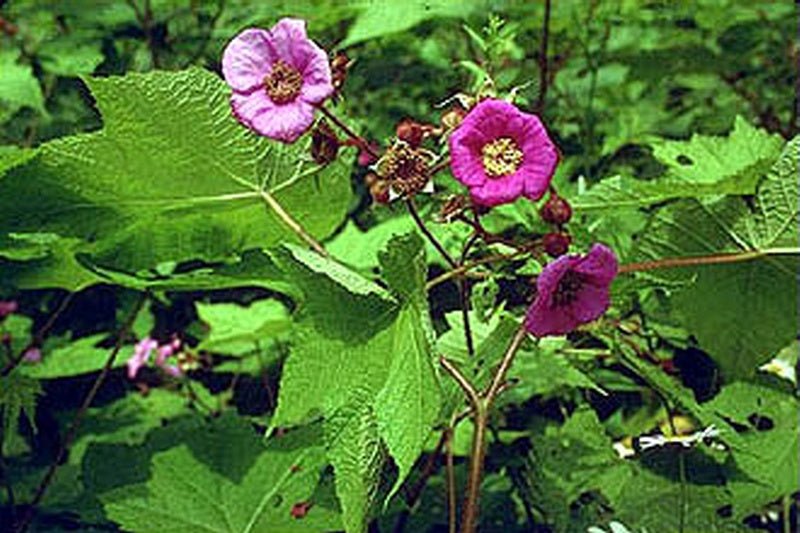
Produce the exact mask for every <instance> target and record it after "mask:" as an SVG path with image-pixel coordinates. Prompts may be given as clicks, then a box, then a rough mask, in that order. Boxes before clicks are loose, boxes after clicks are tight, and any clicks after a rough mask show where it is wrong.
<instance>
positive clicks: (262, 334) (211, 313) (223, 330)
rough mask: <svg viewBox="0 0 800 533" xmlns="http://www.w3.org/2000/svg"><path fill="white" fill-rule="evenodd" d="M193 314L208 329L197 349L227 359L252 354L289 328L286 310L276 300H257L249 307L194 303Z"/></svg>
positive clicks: (289, 323)
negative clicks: (227, 356)
mask: <svg viewBox="0 0 800 533" xmlns="http://www.w3.org/2000/svg"><path fill="white" fill-rule="evenodd" d="M197 314H198V315H199V316H200V320H202V321H203V322H205V323H206V324H207V325H208V327H209V328H210V332H209V334H208V336H207V337H206V338H205V339H203V340H202V341H201V342H200V344H199V345H198V346H197V349H198V350H207V351H211V352H218V353H223V354H227V355H243V354H246V353H248V352H252V351H253V350H254V349H255V348H256V347H257V346H258V345H259V344H261V343H263V344H268V343H270V342H272V341H274V340H275V339H276V338H277V337H280V336H282V335H284V334H285V333H287V332H288V331H289V327H290V325H291V319H290V318H289V313H288V311H287V310H286V307H285V306H284V305H283V304H282V303H280V302H279V301H278V300H269V299H268V300H259V301H257V302H253V303H252V304H251V305H250V306H249V307H242V306H241V305H237V304H233V303H216V304H204V303H198V304H197Z"/></svg>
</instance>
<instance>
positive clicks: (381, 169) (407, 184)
mask: <svg viewBox="0 0 800 533" xmlns="http://www.w3.org/2000/svg"><path fill="white" fill-rule="evenodd" d="M432 158H433V156H432V154H430V153H429V152H428V151H426V150H424V149H422V148H415V147H413V146H411V145H410V144H408V143H407V142H405V141H401V140H399V139H398V140H396V141H395V142H394V144H392V146H390V147H389V149H388V150H386V152H385V153H384V154H383V156H382V157H381V158H380V159H379V160H378V162H377V164H376V169H375V171H376V172H377V174H378V176H379V177H380V178H381V179H383V180H385V181H386V182H388V183H389V188H390V191H391V193H392V199H394V198H397V197H403V198H407V197H410V196H414V195H415V194H417V193H418V192H432V191H433V182H431V181H430V168H429V167H430V163H431V159H432Z"/></svg>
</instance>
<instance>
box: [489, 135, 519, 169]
mask: <svg viewBox="0 0 800 533" xmlns="http://www.w3.org/2000/svg"><path fill="white" fill-rule="evenodd" d="M481 154H482V155H483V170H484V171H485V172H486V175H487V176H489V177H490V178H499V177H502V176H507V175H509V174H513V173H514V172H516V171H517V169H518V168H519V166H520V164H521V163H522V157H523V154H522V151H521V150H520V149H519V146H517V143H516V142H515V141H514V139H511V138H509V137H500V138H498V139H495V140H493V141H492V142H490V143H486V144H484V145H483V148H482V149H481Z"/></svg>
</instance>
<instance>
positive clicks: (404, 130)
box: [395, 118, 426, 148]
mask: <svg viewBox="0 0 800 533" xmlns="http://www.w3.org/2000/svg"><path fill="white" fill-rule="evenodd" d="M395 133H396V134H397V138H398V139H400V140H401V141H405V142H407V143H408V144H410V145H411V147H412V148H418V147H419V145H420V144H422V139H424V138H425V133H426V130H425V126H423V125H422V124H420V123H419V122H415V121H414V120H411V119H410V118H404V119H403V120H401V121H400V122H398V123H397V127H396V130H395Z"/></svg>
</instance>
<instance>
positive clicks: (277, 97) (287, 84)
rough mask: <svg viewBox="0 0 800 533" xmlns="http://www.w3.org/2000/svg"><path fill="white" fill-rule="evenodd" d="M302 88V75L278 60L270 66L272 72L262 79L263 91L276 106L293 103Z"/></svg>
mask: <svg viewBox="0 0 800 533" xmlns="http://www.w3.org/2000/svg"><path fill="white" fill-rule="evenodd" d="M302 87H303V75H302V74H300V72H299V71H298V70H297V69H296V68H294V67H293V66H291V65H288V64H286V63H284V62H283V61H281V60H280V59H278V60H277V61H276V62H275V64H274V65H272V72H270V73H269V74H268V75H267V77H266V78H264V90H265V91H267V95H269V98H270V100H272V101H273V102H275V103H276V104H278V105H282V104H288V103H289V102H292V101H294V99H295V98H297V95H298V94H300V89H301V88H302Z"/></svg>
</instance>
